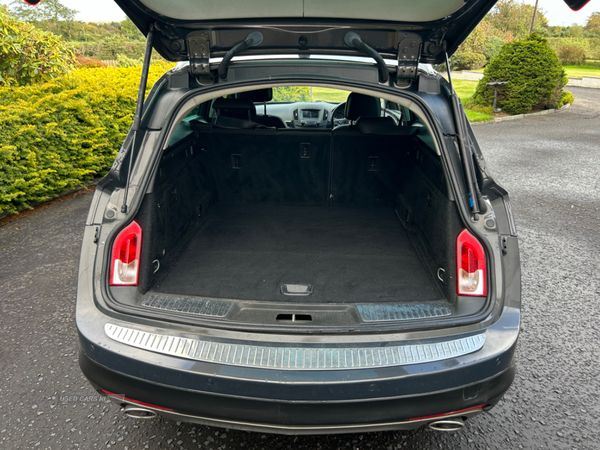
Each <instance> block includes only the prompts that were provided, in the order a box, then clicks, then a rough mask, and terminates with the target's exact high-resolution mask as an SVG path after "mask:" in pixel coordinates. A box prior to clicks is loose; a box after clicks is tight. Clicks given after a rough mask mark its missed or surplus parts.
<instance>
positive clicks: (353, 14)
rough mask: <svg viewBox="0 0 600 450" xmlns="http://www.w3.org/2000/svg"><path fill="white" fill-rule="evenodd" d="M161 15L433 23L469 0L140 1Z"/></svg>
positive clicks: (194, 17)
mask: <svg viewBox="0 0 600 450" xmlns="http://www.w3.org/2000/svg"><path fill="white" fill-rule="evenodd" d="M140 2H141V3H142V4H143V5H145V6H146V7H148V8H149V9H151V10H152V11H154V12H155V13H158V14H160V15H163V16H165V17H168V18H171V19H176V20H185V21H190V20H204V21H210V20H227V19H247V20H250V19H267V18H305V19H307V20H308V21H310V19H312V18H325V19H333V18H335V19H350V20H355V19H359V20H385V21H392V22H431V21H435V20H439V19H443V18H444V17H446V16H448V15H450V14H453V13H455V12H456V11H458V10H460V9H461V8H462V7H463V6H464V5H465V0H421V1H418V2H415V1H413V0H395V1H393V2H390V0H370V1H368V2H365V1H364V0H328V1H326V2H323V1H322V0H259V1H254V2H253V3H252V8H247V7H246V8H244V6H245V5H244V3H245V2H241V1H234V0H228V1H224V2H223V1H221V2H214V1H212V0H178V1H175V2H174V1H169V0H140Z"/></svg>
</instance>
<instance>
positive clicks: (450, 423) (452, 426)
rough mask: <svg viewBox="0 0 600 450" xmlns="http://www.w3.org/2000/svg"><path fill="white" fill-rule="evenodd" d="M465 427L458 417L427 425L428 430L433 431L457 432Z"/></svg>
mask: <svg viewBox="0 0 600 450" xmlns="http://www.w3.org/2000/svg"><path fill="white" fill-rule="evenodd" d="M464 427H465V422H464V420H462V419H461V418H460V417H454V418H452V419H443V420H436V421H435V422H430V423H429V428H431V429H432V430H435V431H459V430H462V429H463V428H464Z"/></svg>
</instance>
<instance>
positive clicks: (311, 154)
mask: <svg viewBox="0 0 600 450" xmlns="http://www.w3.org/2000/svg"><path fill="white" fill-rule="evenodd" d="M197 134H198V146H200V147H201V149H203V150H204V151H206V152H208V156H209V161H210V171H211V174H212V176H214V181H215V184H216V186H217V192H218V198H219V201H221V202H224V203H271V204H289V205H292V204H293V205H326V204H327V194H328V181H329V162H330V154H331V153H330V152H331V131H329V130H322V131H321V130H319V131H316V130H315V131H304V130H301V131H300V130H290V129H285V130H275V129H272V128H255V129H229V128H219V127H213V128H212V129H210V130H205V131H200V132H198V131H197Z"/></svg>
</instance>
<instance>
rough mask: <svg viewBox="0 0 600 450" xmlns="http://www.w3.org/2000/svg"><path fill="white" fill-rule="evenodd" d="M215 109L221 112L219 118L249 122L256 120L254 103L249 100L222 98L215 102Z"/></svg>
mask: <svg viewBox="0 0 600 450" xmlns="http://www.w3.org/2000/svg"><path fill="white" fill-rule="evenodd" d="M213 108H214V109H216V110H218V111H219V113H218V115H219V116H224V117H233V118H235V119H240V120H249V121H254V119H255V118H256V108H255V107H254V103H252V101H251V100H249V99H247V98H223V97H221V98H218V99H216V100H215V101H214V103H213Z"/></svg>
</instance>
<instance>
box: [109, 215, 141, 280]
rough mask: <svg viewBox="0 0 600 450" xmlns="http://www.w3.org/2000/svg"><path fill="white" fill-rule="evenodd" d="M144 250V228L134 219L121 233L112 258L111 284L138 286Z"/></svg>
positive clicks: (116, 240) (116, 241)
mask: <svg viewBox="0 0 600 450" xmlns="http://www.w3.org/2000/svg"><path fill="white" fill-rule="evenodd" d="M141 251H142V228H141V227H140V225H139V224H138V223H137V222H136V221H133V222H131V223H130V224H129V225H128V226H127V227H126V228H125V229H124V230H123V231H121V232H120V233H119V235H118V236H117V238H116V239H115V244H114V245H113V251H112V258H111V265H110V267H111V273H110V285H111V286H137V284H138V275H139V272H140V253H141Z"/></svg>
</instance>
